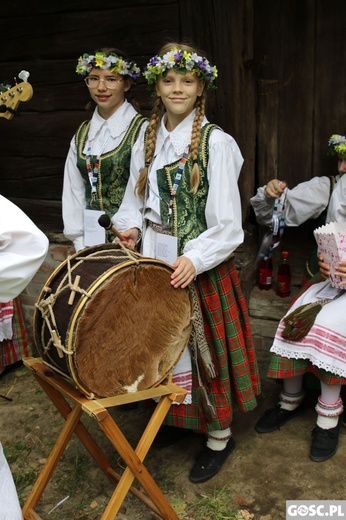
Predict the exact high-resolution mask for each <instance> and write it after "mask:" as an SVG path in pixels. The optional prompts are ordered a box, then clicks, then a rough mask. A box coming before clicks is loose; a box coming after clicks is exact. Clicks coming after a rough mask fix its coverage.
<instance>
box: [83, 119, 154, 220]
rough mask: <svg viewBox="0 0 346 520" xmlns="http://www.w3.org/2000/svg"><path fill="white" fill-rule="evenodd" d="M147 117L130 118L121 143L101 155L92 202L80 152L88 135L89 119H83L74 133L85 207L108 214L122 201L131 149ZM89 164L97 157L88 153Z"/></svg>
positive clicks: (85, 168)
mask: <svg viewBox="0 0 346 520" xmlns="http://www.w3.org/2000/svg"><path fill="white" fill-rule="evenodd" d="M144 121H146V119H145V118H144V117H143V116H142V115H140V114H137V115H136V116H135V117H134V118H133V119H132V121H131V123H130V126H129V128H128V129H127V131H126V134H125V136H124V138H123V140H122V141H121V143H120V144H119V145H118V146H117V147H116V148H115V149H114V150H111V151H110V152H107V153H105V154H102V155H101V157H100V164H99V173H98V180H97V193H96V200H95V201H93V202H92V203H91V186H90V181H89V177H88V171H87V167H86V156H85V154H83V149H84V146H85V142H86V140H87V137H88V132H89V128H90V121H84V123H82V124H81V125H80V127H79V128H78V130H77V132H76V147H77V167H78V169H79V171H80V173H81V175H82V177H83V179H85V181H86V182H85V198H86V208H87V209H96V210H102V211H105V213H107V214H108V215H109V216H110V217H112V216H113V215H114V213H116V212H117V211H118V209H119V206H120V204H121V202H122V200H123V197H124V193H125V189H126V186H127V181H128V179H129V176H130V160H131V149H132V146H133V144H134V143H135V141H136V138H137V136H138V133H139V130H140V128H141V126H142V124H143V123H144ZM90 160H91V167H92V168H93V167H94V164H95V161H96V156H91V157H90Z"/></svg>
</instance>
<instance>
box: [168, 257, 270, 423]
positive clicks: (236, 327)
mask: <svg viewBox="0 0 346 520" xmlns="http://www.w3.org/2000/svg"><path fill="white" fill-rule="evenodd" d="M195 284H196V290H197V294H198V298H199V303H200V307H201V310H202V315H203V321H204V332H205V335H206V339H207V341H208V345H209V348H210V350H211V354H212V356H213V361H214V365H215V368H216V371H217V377H216V378H215V379H212V380H211V382H210V384H209V385H208V395H209V398H210V400H211V402H212V404H213V405H214V408H215V410H216V415H217V418H216V419H215V420H214V421H213V422H209V423H208V421H207V418H206V416H205V415H204V414H203V411H202V410H201V408H200V406H199V403H198V398H197V388H198V378H197V373H196V367H195V365H194V363H192V403H191V404H180V405H176V404H174V405H172V407H171V409H170V411H169V413H168V415H167V417H166V419H165V423H166V424H170V425H173V426H176V427H180V428H189V429H192V430H194V431H196V432H204V433H207V432H208V431H213V430H219V429H224V428H227V427H229V426H230V425H231V422H232V417H233V411H234V409H235V408H238V409H239V410H241V411H250V410H253V409H254V408H255V407H256V404H257V403H256V395H258V394H259V393H260V380H259V373H258V368H257V362H256V356H255V350H254V348H253V344H252V336H251V329H250V322H249V316H248V310H247V306H246V302H245V299H244V296H243V293H242V290H241V287H240V282H239V278H238V274H237V271H236V269H235V267H234V264H233V261H232V260H229V261H227V262H224V263H222V264H220V265H219V266H217V267H216V268H214V269H211V270H210V271H207V272H205V273H202V274H201V275H199V276H197V279H196V282H195Z"/></svg>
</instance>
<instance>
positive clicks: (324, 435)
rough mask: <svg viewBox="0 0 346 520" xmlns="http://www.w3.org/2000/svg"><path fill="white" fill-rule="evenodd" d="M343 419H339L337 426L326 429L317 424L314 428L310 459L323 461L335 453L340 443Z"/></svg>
mask: <svg viewBox="0 0 346 520" xmlns="http://www.w3.org/2000/svg"><path fill="white" fill-rule="evenodd" d="M341 422H342V419H340V420H339V422H338V424H337V425H336V426H335V428H330V429H329V430H325V429H323V428H320V427H319V426H315V428H314V429H313V430H312V437H313V438H312V443H311V448H310V459H311V460H313V461H315V462H323V461H324V460H328V459H330V458H331V457H333V455H335V453H336V450H337V447H338V443H339V432H340V425H341Z"/></svg>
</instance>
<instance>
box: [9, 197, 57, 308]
mask: <svg viewBox="0 0 346 520" xmlns="http://www.w3.org/2000/svg"><path fill="white" fill-rule="evenodd" d="M48 245H49V244H48V238H47V237H46V235H44V234H43V233H42V231H41V230H40V229H39V228H38V227H37V226H36V225H35V224H34V223H33V222H32V220H30V218H29V217H28V216H27V215H26V214H25V213H24V212H23V211H22V210H21V209H19V208H18V207H17V206H16V205H15V204H13V203H12V202H10V201H9V200H8V199H6V198H5V197H2V196H1V195H0V301H1V302H8V301H10V300H13V298H16V297H17V296H18V295H19V294H20V293H21V292H22V291H23V289H25V287H26V286H27V285H28V283H29V282H30V280H31V279H32V277H33V276H34V275H35V273H36V271H37V270H38V269H39V267H40V266H41V264H42V262H43V260H44V259H45V257H46V254H47V251H48Z"/></svg>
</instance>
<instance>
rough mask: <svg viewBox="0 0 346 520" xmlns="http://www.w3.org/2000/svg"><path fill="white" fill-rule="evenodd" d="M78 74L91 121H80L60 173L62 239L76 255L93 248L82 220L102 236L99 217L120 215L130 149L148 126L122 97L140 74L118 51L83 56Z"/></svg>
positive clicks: (105, 50)
mask: <svg viewBox="0 0 346 520" xmlns="http://www.w3.org/2000/svg"><path fill="white" fill-rule="evenodd" d="M76 72H77V74H78V75H79V76H81V77H82V78H84V81H85V84H86V87H87V88H88V90H89V93H90V96H91V100H92V101H94V102H95V103H96V107H95V109H94V112H93V115H92V118H91V120H88V121H84V122H83V123H82V124H81V125H80V126H79V128H78V129H77V131H76V133H75V135H74V136H73V138H72V140H71V143H70V149H69V152H68V155H67V159H66V162H65V170H64V183H63V194H62V212H63V221H64V234H65V236H66V237H67V238H68V239H70V240H71V241H73V244H74V247H75V250H76V251H78V250H80V249H83V248H84V246H85V245H94V244H92V243H90V238H89V237H88V243H87V244H85V236H84V235H85V233H84V232H85V225H84V223H85V218H87V219H88V222H89V223H90V224H91V228H92V227H93V225H94V226H96V228H99V229H100V231H101V228H100V227H99V225H98V217H99V215H100V212H105V213H106V214H108V215H109V216H110V217H111V216H112V215H113V214H114V212H116V211H117V210H118V208H119V206H120V204H121V201H122V198H123V196H124V193H125V188H126V184H127V181H128V178H129V171H130V157H131V150H132V147H133V145H134V143H135V142H136V141H137V140H138V139H139V140H140V141H141V142H142V141H143V136H144V132H145V128H146V126H147V121H146V119H145V118H144V117H143V116H142V115H140V114H139V113H138V110H137V108H135V107H134V106H133V104H132V103H130V102H129V101H127V99H126V97H125V96H126V95H127V93H128V92H129V90H130V88H131V85H132V83H133V82H135V81H136V80H137V79H138V78H139V77H140V69H139V68H138V67H137V65H136V64H135V63H134V62H132V61H129V60H128V59H127V58H125V57H124V55H123V53H122V52H120V51H118V50H117V49H113V48H109V49H108V48H105V49H102V50H100V51H96V52H94V53H91V54H88V53H85V54H83V55H82V56H80V58H79V59H78V63H77V67H76ZM86 210H87V213H86ZM92 210H96V211H94V212H93V211H92ZM97 239H98V237H97V238H96V241H97Z"/></svg>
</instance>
